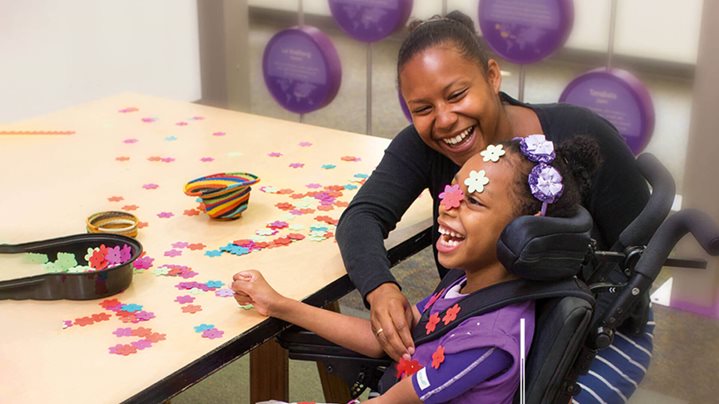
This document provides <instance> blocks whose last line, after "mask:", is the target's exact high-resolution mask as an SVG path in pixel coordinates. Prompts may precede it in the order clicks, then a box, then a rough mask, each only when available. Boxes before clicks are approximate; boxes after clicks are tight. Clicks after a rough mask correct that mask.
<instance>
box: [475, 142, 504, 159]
mask: <svg viewBox="0 0 719 404" xmlns="http://www.w3.org/2000/svg"><path fill="white" fill-rule="evenodd" d="M506 153H507V152H506V151H505V150H504V145H501V144H498V145H493V144H491V145H489V146H487V148H486V149H484V150H482V151H481V152H479V154H481V155H482V157H483V160H484V161H491V162H493V163H496V162H497V161H499V158H500V157H502V156H504V155H505V154H506Z"/></svg>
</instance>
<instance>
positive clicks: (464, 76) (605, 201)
mask: <svg viewBox="0 0 719 404" xmlns="http://www.w3.org/2000/svg"><path fill="white" fill-rule="evenodd" d="M397 76H398V77H397V82H398V85H399V88H400V91H401V95H402V98H403V100H404V101H405V102H406V103H407V105H408V108H409V111H410V115H411V118H412V125H410V126H409V127H407V128H406V129H404V130H403V131H402V132H400V133H399V134H398V135H397V136H396V137H395V138H394V140H393V141H392V143H391V144H390V146H389V147H388V148H387V150H386V151H385V156H384V158H383V160H382V161H381V162H380V164H379V166H378V167H377V168H376V170H375V171H374V173H373V174H372V176H371V177H370V178H368V180H367V182H366V184H365V185H364V186H363V187H362V189H361V190H360V191H359V192H358V193H357V195H356V196H355V198H354V199H353V201H352V202H351V203H350V205H349V207H348V208H347V209H346V210H345V212H344V214H343V216H342V218H341V220H340V223H339V226H338V229H337V241H338V243H339V247H340V250H341V252H342V258H343V260H344V263H345V267H346V268H347V272H348V273H349V276H350V279H351V280H352V281H353V282H354V284H355V286H356V287H357V288H358V289H359V291H360V293H361V294H362V296H363V297H364V299H365V302H366V304H368V305H369V306H370V309H371V321H372V327H373V329H376V330H378V329H382V330H383V332H382V338H381V339H379V342H380V344H381V345H382V348H383V349H384V350H385V351H386V352H387V353H388V354H389V355H390V356H392V357H393V358H395V359H397V358H399V357H401V356H402V355H403V354H405V353H408V352H412V351H413V349H414V344H413V342H412V338H411V335H410V332H409V327H408V324H409V321H410V319H411V305H410V304H409V302H408V301H407V299H406V298H405V297H404V295H403V294H402V293H401V291H400V288H399V285H398V284H397V282H396V280H395V279H394V277H393V276H392V275H391V273H390V272H389V262H388V260H387V257H386V251H385V249H384V245H383V239H384V238H385V237H386V236H387V235H388V233H389V232H390V231H392V229H394V227H395V225H396V224H397V222H399V220H400V218H401V217H402V214H403V213H404V212H405V211H406V210H407V209H408V207H409V206H410V205H411V203H412V202H413V201H414V200H415V199H416V198H417V197H418V196H419V195H420V194H421V192H422V191H423V190H425V189H429V191H430V194H431V195H432V198H433V199H434V218H435V219H437V218H438V216H439V206H440V194H441V193H443V192H445V189H444V186H445V185H446V184H448V183H450V182H451V181H452V178H453V177H454V176H455V174H456V173H457V172H458V170H459V166H460V165H462V164H464V163H466V162H467V161H468V160H469V159H470V158H472V156H474V155H475V154H477V153H478V152H480V151H481V150H482V149H484V148H485V147H487V146H488V145H490V144H492V143H501V142H506V141H509V140H511V139H513V138H515V137H526V136H529V135H531V134H544V135H545V136H546V138H547V139H548V140H551V141H553V142H554V143H555V144H560V143H563V142H564V141H566V140H569V139H572V138H574V137H576V136H577V135H582V134H584V135H588V136H590V137H592V138H594V140H595V141H596V142H597V143H598V144H599V157H601V159H602V160H603V161H604V162H605V163H603V164H601V165H600V166H599V168H598V170H597V172H596V174H595V175H593V176H592V175H590V174H589V173H586V172H585V173H583V174H580V176H582V177H586V178H589V179H591V180H592V181H591V183H592V185H591V188H588V189H587V193H586V197H585V198H583V199H582V204H583V205H584V206H585V207H586V208H587V209H588V210H589V211H590V213H591V214H592V217H593V218H594V222H595V226H594V230H593V236H594V238H595V239H597V241H598V243H599V245H600V246H611V245H613V244H614V243H615V242H616V240H617V238H618V236H619V233H620V232H621V231H622V230H623V229H624V228H625V227H626V226H627V225H628V224H629V223H630V222H631V221H632V220H633V219H634V218H635V217H636V216H637V214H638V213H639V212H640V211H641V209H642V208H643V207H644V205H645V204H646V201H647V199H648V195H649V193H648V189H647V186H646V183H645V182H644V179H643V178H642V176H641V174H640V173H639V171H638V170H637V167H636V166H635V162H634V157H633V155H632V154H631V152H630V151H629V149H628V148H627V147H626V145H625V144H624V142H623V140H622V139H621V138H620V137H619V135H618V133H617V130H616V128H614V127H613V126H612V125H611V124H610V123H609V122H607V121H606V120H604V119H602V118H601V117H599V116H597V115H596V114H594V113H592V112H591V111H589V110H586V109H583V108H578V107H575V106H571V105H565V104H543V105H533V104H527V103H522V102H519V101H517V100H515V99H514V98H512V97H510V96H509V95H507V94H505V93H503V92H501V91H500V88H501V81H502V77H501V74H500V69H499V65H498V63H497V62H496V61H495V60H493V59H491V58H488V57H487V56H486V55H485V54H484V52H483V51H482V48H481V45H480V42H479V39H478V36H477V34H476V32H475V30H474V25H473V22H472V21H471V19H470V18H469V17H467V16H466V15H464V14H462V13H459V12H452V13H449V14H448V15H447V16H446V17H433V18H431V19H429V20H426V21H421V22H415V23H413V24H412V26H411V32H410V34H409V35H408V37H407V38H406V39H405V41H404V43H403V44H402V46H401V48H400V51H399V55H398V64H397ZM566 158H567V161H568V164H569V165H570V166H576V165H578V164H577V158H576V157H574V156H572V155H569V156H567V157H566ZM606 162H611V164H608V163H606ZM489 186H490V187H491V180H490V185H489ZM500 192H501V191H500ZM540 205H541V204H540ZM537 210H539V208H538V209H537ZM525 214H526V213H525ZM487 220H489V219H487ZM433 230H434V232H433V234H432V237H433V245H434V253H435V260H437V247H438V245H437V242H438V240H439V238H440V233H439V228H438V227H437V226H436V225H435V227H434V229H433ZM445 230H446V229H445ZM457 230H459V229H454V230H451V229H450V231H454V232H455V233H457V234H460V233H459V232H458V231H457ZM437 269H438V271H439V273H440V275H442V276H443V275H444V274H445V273H446V269H445V267H444V266H443V265H442V263H441V261H437ZM613 274H614V275H616V276H617V277H620V278H621V277H623V275H622V274H621V272H620V271H619V270H618V269H616V270H614V272H613ZM614 275H613V276H614ZM611 299H612V297H611V295H608V294H607V295H606V296H603V297H600V298H599V311H601V310H602V309H603V308H604V307H606V306H607V305H608V304H609V303H611ZM646 316H647V311H646V310H643V311H642V310H639V313H638V315H637V316H636V317H635V318H634V319H632V320H631V321H629V323H628V324H630V325H631V326H632V330H633V332H640V331H641V332H643V331H645V329H644V326H645V323H646V318H647V317H646ZM646 331H651V330H650V329H647V330H646ZM642 335H645V334H642ZM645 340H647V341H644V340H642V341H639V340H636V341H632V342H633V343H636V344H639V345H641V346H643V347H645V348H646V349H647V350H651V343H650V339H648V338H645ZM648 341H649V342H648ZM595 365H596V364H595ZM615 365H616V366H615ZM612 366H615V367H616V368H619V369H622V368H623V367H624V366H625V365H623V364H616V363H615V364H613V365H612ZM605 368H606V367H605ZM592 371H593V373H594V374H597V375H599V377H601V378H602V379H604V380H607V381H608V382H609V383H610V384H612V385H613V386H616V388H617V389H618V390H621V391H622V394H623V395H624V396H627V397H628V396H629V395H630V394H631V393H632V392H633V390H634V389H635V388H636V383H637V382H638V381H639V380H641V378H642V377H643V373H642V374H633V375H631V379H632V380H631V381H626V380H619V379H622V376H621V375H620V374H616V373H614V374H607V372H606V371H604V370H602V369H594V368H592ZM624 373H625V374H627V373H626V372H624ZM586 377H588V376H585V378H583V379H580V382H583V384H584V385H585V386H588V387H591V386H592V385H593V383H595V382H598V383H601V381H600V380H601V379H596V381H588V380H586ZM615 383H616V384H615ZM576 399H577V400H578V401H580V402H591V400H592V397H591V396H590V395H589V394H588V393H586V392H584V391H583V393H582V395H580V396H579V397H576ZM605 401H612V398H606V397H605Z"/></svg>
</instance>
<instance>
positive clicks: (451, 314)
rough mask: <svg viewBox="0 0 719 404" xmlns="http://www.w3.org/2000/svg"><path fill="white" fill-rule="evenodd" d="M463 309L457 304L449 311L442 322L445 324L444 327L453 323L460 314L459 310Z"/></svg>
mask: <svg viewBox="0 0 719 404" xmlns="http://www.w3.org/2000/svg"><path fill="white" fill-rule="evenodd" d="M460 309H461V307H459V304H457V303H455V304H454V306H452V307H450V308H449V309H447V312H446V313H445V314H444V317H442V321H443V322H444V325H447V324H449V323H451V322H452V321H454V320H456V319H457V313H459V310H460Z"/></svg>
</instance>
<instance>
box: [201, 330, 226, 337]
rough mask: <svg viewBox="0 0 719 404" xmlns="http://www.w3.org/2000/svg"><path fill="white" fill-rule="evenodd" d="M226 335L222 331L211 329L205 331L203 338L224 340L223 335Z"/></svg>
mask: <svg viewBox="0 0 719 404" xmlns="http://www.w3.org/2000/svg"><path fill="white" fill-rule="evenodd" d="M224 333H225V332H224V331H220V330H218V329H217V328H210V329H209V330H205V331H203V332H202V337H203V338H209V339H215V338H222V335H223V334H224Z"/></svg>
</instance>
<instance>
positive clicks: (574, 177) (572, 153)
mask: <svg viewBox="0 0 719 404" xmlns="http://www.w3.org/2000/svg"><path fill="white" fill-rule="evenodd" d="M502 144H503V145H504V149H505V150H506V151H507V154H508V155H509V156H508V157H510V159H508V161H509V163H510V164H511V165H513V166H515V167H516V170H515V173H516V175H515V177H514V195H515V196H516V202H515V206H514V213H515V214H516V215H517V216H520V215H533V214H535V213H537V212H539V211H540V210H541V208H542V202H541V201H540V200H538V199H537V198H535V197H534V196H533V195H532V192H531V190H530V188H529V182H528V178H529V173H530V172H531V171H532V168H534V166H535V165H536V163H534V162H532V161H529V160H528V159H527V158H526V157H525V156H524V155H523V154H522V152H521V151H520V148H519V141H518V140H512V141H509V142H504V143H502ZM555 154H556V157H555V159H554V161H552V163H551V164H550V165H551V166H552V167H554V168H555V169H556V170H557V171H559V174H561V175H562V185H563V186H564V189H563V191H562V195H561V196H560V197H559V199H558V200H557V201H555V202H554V203H550V204H548V205H547V212H546V215H547V216H557V217H569V216H573V215H575V214H576V212H577V206H578V205H580V204H581V205H585V206H586V204H587V202H588V200H589V196H590V195H589V193H590V191H591V187H592V177H593V176H594V173H595V172H596V171H597V168H598V167H599V165H600V164H601V162H602V161H601V157H600V151H599V144H598V143H597V141H596V140H594V138H592V137H590V136H587V135H579V136H575V137H573V138H571V139H568V140H566V141H564V142H562V143H561V144H560V145H559V146H558V147H557V148H556V149H555Z"/></svg>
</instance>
